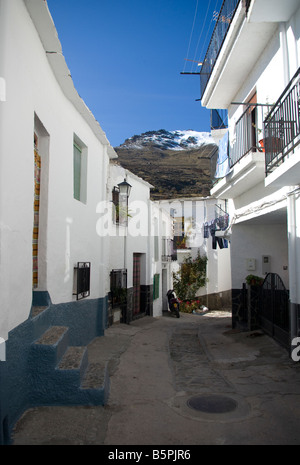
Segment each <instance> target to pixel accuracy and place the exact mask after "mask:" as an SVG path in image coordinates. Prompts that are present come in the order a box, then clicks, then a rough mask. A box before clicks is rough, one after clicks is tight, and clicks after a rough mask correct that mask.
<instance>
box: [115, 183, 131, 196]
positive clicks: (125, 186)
mask: <svg viewBox="0 0 300 465" xmlns="http://www.w3.org/2000/svg"><path fill="white" fill-rule="evenodd" d="M118 187H119V192H120V194H121V195H124V196H125V195H126V197H127V198H128V197H129V196H130V191H131V188H132V186H131V185H130V184H129V183H128V182H127V181H126V179H124V181H123V182H120V183H119V184H118Z"/></svg>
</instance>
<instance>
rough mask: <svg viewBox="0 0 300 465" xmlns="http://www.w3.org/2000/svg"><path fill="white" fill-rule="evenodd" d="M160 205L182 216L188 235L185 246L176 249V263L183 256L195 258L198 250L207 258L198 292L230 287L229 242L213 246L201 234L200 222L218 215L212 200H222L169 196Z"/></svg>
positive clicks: (217, 202)
mask: <svg viewBox="0 0 300 465" xmlns="http://www.w3.org/2000/svg"><path fill="white" fill-rule="evenodd" d="M160 203H161V205H162V207H163V208H165V209H166V210H167V211H170V209H171V208H173V209H175V210H176V213H175V217H180V216H184V218H185V233H187V234H188V236H189V242H188V245H189V246H190V247H191V249H190V250H189V249H188V250H184V249H183V250H178V263H180V262H182V261H183V259H184V258H185V257H187V256H189V255H190V256H192V257H193V258H195V257H196V256H197V253H198V251H200V255H201V256H206V257H207V258H208V261H207V278H208V281H207V283H206V286H205V287H203V288H201V289H199V296H202V295H206V294H214V293H219V292H222V291H228V290H230V289H231V272H230V270H231V268H230V244H229V247H228V249H222V250H221V249H219V247H217V249H213V248H212V238H211V236H210V235H209V237H208V238H204V237H203V226H204V223H206V222H208V223H209V222H210V221H212V220H214V219H215V218H216V212H217V215H218V216H222V215H223V212H222V210H220V209H218V208H217V207H216V204H221V205H220V206H221V208H223V210H224V208H225V203H224V202H223V201H220V200H217V199H214V198H212V197H208V198H201V197H197V198H190V199H189V198H184V199H170V200H168V201H161V202H160Z"/></svg>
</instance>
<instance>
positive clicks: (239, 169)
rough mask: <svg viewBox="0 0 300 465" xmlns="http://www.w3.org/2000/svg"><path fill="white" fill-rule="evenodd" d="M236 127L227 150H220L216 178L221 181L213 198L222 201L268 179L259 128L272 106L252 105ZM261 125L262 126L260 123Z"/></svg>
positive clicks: (216, 185) (212, 193)
mask: <svg viewBox="0 0 300 465" xmlns="http://www.w3.org/2000/svg"><path fill="white" fill-rule="evenodd" d="M245 108H246V109H245V110H244V112H243V114H242V115H241V117H240V118H239V119H238V121H237V122H236V125H235V133H234V137H233V140H232V141H231V143H230V144H227V154H226V148H225V149H224V147H223V150H219V155H218V160H217V161H216V162H213V161H212V166H214V164H215V165H216V168H215V177H216V178H222V179H220V180H219V181H218V182H217V183H216V184H215V185H214V187H213V188H212V190H211V195H213V196H216V197H222V196H223V198H235V197H237V196H239V195H241V194H242V193H243V192H245V191H246V190H249V189H251V188H252V187H254V186H255V185H256V184H258V183H259V182H261V181H263V180H264V178H265V168H264V166H265V161H264V153H263V148H262V146H261V145H260V143H261V142H262V139H263V135H262V134H261V132H262V131H261V130H260V129H259V125H260V126H261V124H262V121H263V115H264V114H266V113H268V111H269V109H270V108H271V106H269V105H264V104H258V103H253V102H252V103H249V104H246V106H245ZM259 122H261V124H259Z"/></svg>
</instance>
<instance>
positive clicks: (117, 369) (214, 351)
mask: <svg viewBox="0 0 300 465" xmlns="http://www.w3.org/2000/svg"><path fill="white" fill-rule="evenodd" d="M89 357H90V358H91V359H92V360H94V359H95V360H96V359H97V360H99V359H101V360H103V361H105V360H106V361H108V363H109V371H110V377H111V390H110V397H109V401H108V404H107V405H106V406H105V407H41V408H37V409H32V410H29V411H27V412H26V413H25V415H24V416H23V417H22V418H21V420H20V421H19V423H18V424H17V425H16V428H15V434H14V444H36V445H37V444H98V445H107V446H111V445H120V446H121V445H150V446H154V445H170V446H171V445H174V446H175V445H176V446H181V445H205V444H207V445H221V444H299V443H300V440H299V438H300V402H299V401H300V366H299V364H298V363H295V362H293V361H292V360H291V359H290V358H289V357H288V354H287V352H286V351H285V349H283V348H281V347H280V346H279V345H278V344H277V343H276V342H274V341H273V340H272V339H271V338H269V337H268V336H267V335H265V334H263V333H262V332H261V331H254V332H252V333H248V332H240V333H238V332H236V331H233V330H232V329H231V315H230V313H228V312H210V313H208V314H206V315H205V316H198V315H191V314H189V315H188V314H182V315H181V318H180V319H176V318H171V317H162V318H159V319H154V318H150V317H147V318H144V319H141V320H138V321H136V322H134V323H133V324H131V325H115V326H113V327H111V328H109V329H108V330H107V331H106V336H105V337H103V338H97V339H95V340H94V341H93V342H92V344H91V345H90V347H89ZM203 402H204V403H205V405H204V407H205V408H203ZM195 407H196V408H195Z"/></svg>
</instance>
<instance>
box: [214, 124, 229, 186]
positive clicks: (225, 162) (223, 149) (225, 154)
mask: <svg viewBox="0 0 300 465" xmlns="http://www.w3.org/2000/svg"><path fill="white" fill-rule="evenodd" d="M229 171H230V166H229V132H228V131H227V132H226V134H225V135H224V137H223V138H222V139H221V140H220V142H219V155H218V160H217V166H216V173H215V178H224V177H225V176H226V175H227V174H228V173H229Z"/></svg>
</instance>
